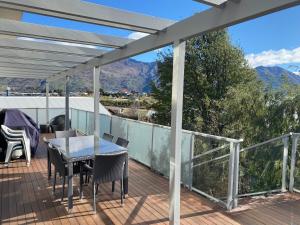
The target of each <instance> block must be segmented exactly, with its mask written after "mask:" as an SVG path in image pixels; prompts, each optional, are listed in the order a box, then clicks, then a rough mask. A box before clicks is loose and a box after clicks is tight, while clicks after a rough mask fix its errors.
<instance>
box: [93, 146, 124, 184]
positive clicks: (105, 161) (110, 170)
mask: <svg viewBox="0 0 300 225" xmlns="http://www.w3.org/2000/svg"><path fill="white" fill-rule="evenodd" d="M127 158H128V155H127V152H126V151H122V152H120V153H116V154H110V155H109V154H107V155H96V156H95V161H94V163H95V164H94V170H93V171H94V172H93V173H94V174H93V180H94V181H96V182H97V183H106V182H111V181H116V180H120V179H122V177H123V176H125V174H124V172H125V171H124V166H125V163H126V162H127Z"/></svg>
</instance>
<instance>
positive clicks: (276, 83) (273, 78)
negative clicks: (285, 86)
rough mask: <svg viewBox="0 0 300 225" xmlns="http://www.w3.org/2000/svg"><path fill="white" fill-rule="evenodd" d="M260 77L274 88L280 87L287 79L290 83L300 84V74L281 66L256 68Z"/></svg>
mask: <svg viewBox="0 0 300 225" xmlns="http://www.w3.org/2000/svg"><path fill="white" fill-rule="evenodd" d="M256 71H257V74H258V78H259V79H260V80H262V81H263V82H264V83H265V84H266V85H267V86H270V87H272V88H279V87H280V86H281V85H282V83H283V82H284V81H285V79H287V80H288V81H289V82H290V83H293V84H300V76H299V75H296V74H294V73H292V72H290V71H288V70H286V69H283V68H281V67H279V66H273V67H263V66H259V67H257V68H256Z"/></svg>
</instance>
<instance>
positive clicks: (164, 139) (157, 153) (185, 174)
mask: <svg viewBox="0 0 300 225" xmlns="http://www.w3.org/2000/svg"><path fill="white" fill-rule="evenodd" d="M191 138H192V134H190V133H187V132H183V134H182V145H181V148H182V149H181V162H182V168H181V173H182V174H181V180H182V182H183V183H184V184H188V181H189V158H190V150H191ZM170 150H171V129H170V128H168V127H163V126H157V125H154V126H153V153H152V160H151V162H152V168H153V169H154V170H156V171H158V172H160V173H162V174H163V175H164V176H166V177H168V176H169V174H170Z"/></svg>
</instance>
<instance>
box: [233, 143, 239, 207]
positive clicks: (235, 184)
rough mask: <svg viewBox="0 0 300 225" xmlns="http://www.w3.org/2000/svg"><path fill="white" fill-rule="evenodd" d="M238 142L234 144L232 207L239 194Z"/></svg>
mask: <svg viewBox="0 0 300 225" xmlns="http://www.w3.org/2000/svg"><path fill="white" fill-rule="evenodd" d="M240 148H241V144H240V143H235V144H234V150H235V157H234V182H233V208H236V207H237V206H238V199H239V198H238V197H239V196H238V195H239V177H240Z"/></svg>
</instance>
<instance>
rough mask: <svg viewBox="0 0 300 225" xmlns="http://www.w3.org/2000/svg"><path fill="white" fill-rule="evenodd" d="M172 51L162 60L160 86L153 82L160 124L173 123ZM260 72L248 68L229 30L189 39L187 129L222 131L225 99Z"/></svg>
mask: <svg viewBox="0 0 300 225" xmlns="http://www.w3.org/2000/svg"><path fill="white" fill-rule="evenodd" d="M172 64H173V56H172V52H170V51H168V52H164V53H161V55H160V56H159V59H158V75H159V81H160V83H159V85H158V86H154V85H153V88H152V90H153V96H154V98H155V99H156V103H155V104H154V106H153V108H154V109H155V110H156V111H157V114H156V117H155V118H154V119H155V121H156V122H157V123H160V124H164V125H170V121H171V119H170V117H171V114H170V110H171V89H172V87H171V86H172ZM254 80H256V73H255V71H254V70H252V69H251V68H249V67H248V65H247V63H246V61H245V59H244V55H243V52H242V51H241V50H240V49H239V48H237V47H235V46H233V45H232V44H231V42H230V39H229V37H228V34H227V31H226V30H221V31H217V32H211V33H209V34H206V35H203V36H200V37H196V38H193V39H191V40H189V41H187V47H186V59H185V81H184V82H185V83H184V106H183V108H184V109H183V128H184V129H189V130H197V131H201V132H205V133H212V134H222V132H223V129H224V124H222V123H221V114H222V111H223V106H222V104H221V102H222V100H223V99H224V98H225V97H226V94H227V92H228V90H229V89H230V88H233V87H237V86H238V85H239V84H241V83H248V82H254Z"/></svg>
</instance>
